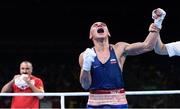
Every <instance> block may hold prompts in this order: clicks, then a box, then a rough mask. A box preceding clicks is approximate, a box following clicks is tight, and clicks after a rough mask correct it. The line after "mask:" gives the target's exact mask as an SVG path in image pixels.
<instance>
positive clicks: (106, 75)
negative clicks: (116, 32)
mask: <svg viewBox="0 0 180 109" xmlns="http://www.w3.org/2000/svg"><path fill="white" fill-rule="evenodd" d="M94 50H95V49H94ZM109 50H110V57H109V59H108V61H107V62H106V63H104V64H102V63H101V62H100V61H99V59H98V58H97V56H96V57H95V59H94V62H93V63H92V66H91V76H92V83H91V86H90V88H89V90H99V89H101V90H102V89H105V90H110V89H119V88H124V82H123V77H122V71H121V69H120V66H119V64H118V60H117V58H116V55H115V52H114V49H113V47H111V46H110V47H109Z"/></svg>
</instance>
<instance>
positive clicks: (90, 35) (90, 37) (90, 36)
mask: <svg viewBox="0 0 180 109" xmlns="http://www.w3.org/2000/svg"><path fill="white" fill-rule="evenodd" d="M89 39H92V34H91V31H90V32H89Z"/></svg>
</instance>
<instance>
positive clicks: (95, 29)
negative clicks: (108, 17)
mask: <svg viewBox="0 0 180 109" xmlns="http://www.w3.org/2000/svg"><path fill="white" fill-rule="evenodd" d="M108 36H110V34H109V30H108V28H107V25H106V24H105V23H103V22H96V23H94V24H93V25H92V26H91V29H90V35H89V38H90V39H92V38H105V37H108Z"/></svg>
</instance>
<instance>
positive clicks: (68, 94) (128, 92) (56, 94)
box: [0, 90, 180, 109]
mask: <svg viewBox="0 0 180 109" xmlns="http://www.w3.org/2000/svg"><path fill="white" fill-rule="evenodd" d="M125 93H126V95H163V94H180V90H163V91H162V90H159V91H126V92H125ZM88 95H89V92H62V93H0V96H59V97H60V98H61V100H60V103H61V109H65V97H66V96H88Z"/></svg>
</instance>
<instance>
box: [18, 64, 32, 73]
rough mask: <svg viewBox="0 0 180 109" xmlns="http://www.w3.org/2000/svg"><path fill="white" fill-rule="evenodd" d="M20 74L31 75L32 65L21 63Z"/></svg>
mask: <svg viewBox="0 0 180 109" xmlns="http://www.w3.org/2000/svg"><path fill="white" fill-rule="evenodd" d="M20 73H21V74H28V75H31V73H32V65H31V64H30V63H26V62H23V63H21V65H20Z"/></svg>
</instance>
